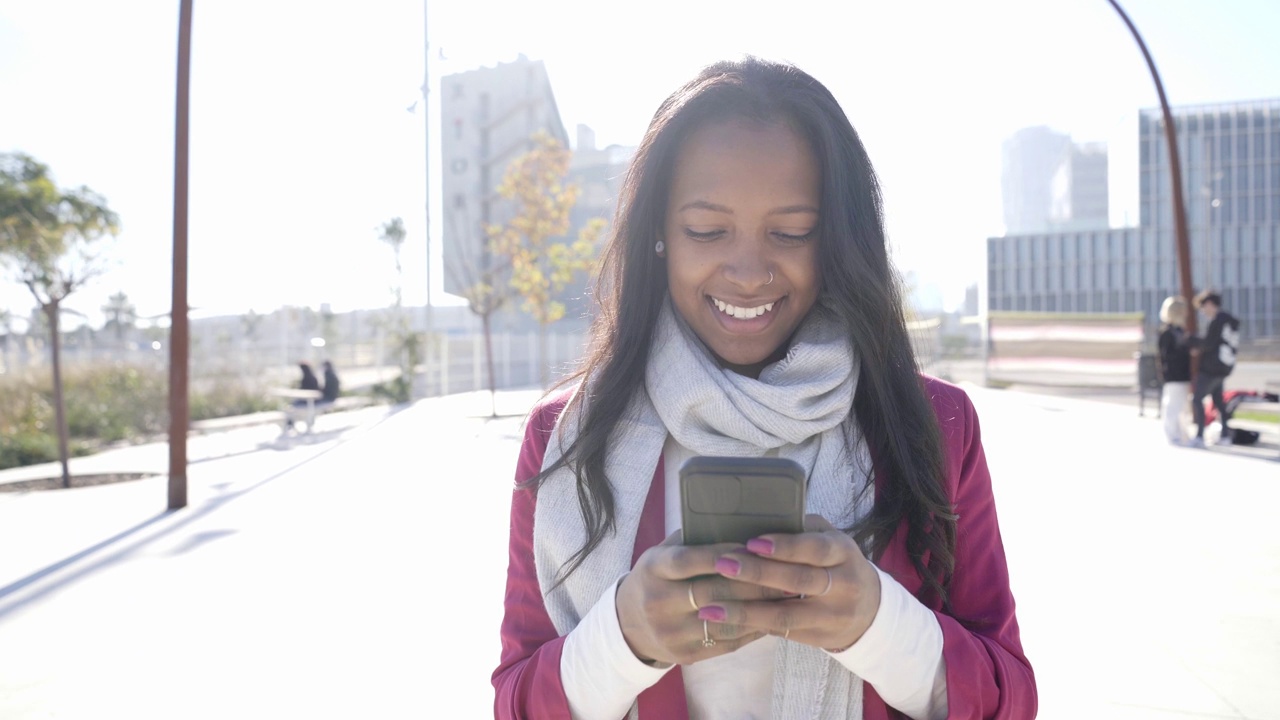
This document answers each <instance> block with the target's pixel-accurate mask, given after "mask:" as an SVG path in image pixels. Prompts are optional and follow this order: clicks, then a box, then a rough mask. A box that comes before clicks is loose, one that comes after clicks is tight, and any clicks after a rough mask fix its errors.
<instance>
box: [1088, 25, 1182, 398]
mask: <svg viewBox="0 0 1280 720" xmlns="http://www.w3.org/2000/svg"><path fill="white" fill-rule="evenodd" d="M1107 2H1110V3H1111V7H1113V8H1115V9H1116V12H1118V13H1120V18H1121V19H1122V20H1124V24H1125V25H1128V26H1129V32H1131V33H1133V39H1134V40H1136V41H1138V47H1139V48H1140V49H1141V50H1142V57H1144V58H1146V60H1147V67H1148V68H1149V69H1150V70H1151V79H1152V80H1154V81H1155V84H1156V94H1157V95H1159V96H1160V111H1161V112H1162V113H1164V139H1165V142H1166V143H1167V144H1168V147H1169V175H1170V180H1171V181H1172V187H1171V188H1170V190H1171V191H1172V193H1173V231H1174V242H1175V243H1176V244H1177V246H1178V279H1179V284H1180V292H1181V294H1182V296H1183V297H1184V298H1186V300H1187V303H1188V304H1189V303H1190V302H1191V298H1192V296H1193V295H1194V293H1193V291H1192V285H1191V244H1190V241H1189V240H1188V239H1187V208H1186V206H1185V205H1184V204H1183V201H1182V163H1181V162H1180V161H1179V160H1178V130H1177V128H1176V127H1175V126H1174V124H1173V112H1172V111H1170V110H1169V101H1168V99H1166V98H1165V95H1164V84H1163V83H1161V82H1160V73H1158V72H1156V63H1155V61H1154V60H1152V59H1151V53H1150V52H1148V51H1147V44H1146V43H1145V42H1143V41H1142V36H1141V35H1139V34H1138V28H1137V27H1135V26H1134V24H1133V21H1132V20H1130V19H1129V16H1128V15H1127V14H1125V11H1124V9H1123V8H1121V7H1120V3H1119V2H1117V0H1107ZM1187 332H1188V333H1189V334H1191V335H1192V336H1194V335H1195V334H1196V313H1195V310H1194V309H1193V308H1191V309H1189V311H1188V312H1187ZM1196 360H1197V358H1195V357H1192V359H1191V374H1192V380H1194V379H1195V372H1196V366H1197V364H1198V363H1197V362H1196Z"/></svg>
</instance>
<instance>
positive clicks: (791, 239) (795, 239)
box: [773, 230, 813, 245]
mask: <svg viewBox="0 0 1280 720" xmlns="http://www.w3.org/2000/svg"><path fill="white" fill-rule="evenodd" d="M773 236H774V237H775V238H777V239H778V240H780V241H781V242H784V243H788V244H793V245H798V244H800V243H803V242H808V241H809V239H810V238H812V237H813V231H812V230H810V231H809V232H807V233H803V234H799V235H797V234H793V233H784V232H775V233H773Z"/></svg>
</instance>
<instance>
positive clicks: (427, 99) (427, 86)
mask: <svg viewBox="0 0 1280 720" xmlns="http://www.w3.org/2000/svg"><path fill="white" fill-rule="evenodd" d="M422 51H423V52H422V56H423V57H422V127H423V132H424V136H423V139H424V142H423V144H422V147H423V151H422V159H423V164H424V165H425V166H426V167H425V173H426V174H425V176H424V177H425V180H426V193H425V195H426V197H425V201H426V214H425V215H424V216H423V217H424V219H425V222H424V223H423V229H424V231H425V233H426V236H425V237H426V246H427V302H426V315H427V322H426V330H425V331H424V333H423V347H424V350H425V352H423V354H422V357H423V373H422V374H423V392H424V394H426V395H427V396H430V395H431V365H432V362H431V350H432V335H433V334H434V332H435V328H434V324H435V323H434V318H433V317H432V312H431V73H430V67H431V38H430V36H429V35H427V0H422Z"/></svg>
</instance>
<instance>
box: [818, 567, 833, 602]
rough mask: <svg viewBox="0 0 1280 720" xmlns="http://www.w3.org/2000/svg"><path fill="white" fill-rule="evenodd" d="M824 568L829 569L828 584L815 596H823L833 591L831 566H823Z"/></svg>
mask: <svg viewBox="0 0 1280 720" xmlns="http://www.w3.org/2000/svg"><path fill="white" fill-rule="evenodd" d="M823 570H826V571H827V586H826V587H825V588H823V589H822V592H820V593H818V594H817V595H814V597H822V596H823V595H826V594H827V593H829V592H831V568H823Z"/></svg>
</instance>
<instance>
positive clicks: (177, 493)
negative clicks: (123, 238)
mask: <svg viewBox="0 0 1280 720" xmlns="http://www.w3.org/2000/svg"><path fill="white" fill-rule="evenodd" d="M191 4H192V0H182V8H181V11H180V13H179V16H178V97H177V127H176V129H175V132H174V162H173V305H172V308H171V310H170V313H169V509H170V510H177V509H179V508H184V507H186V506H187V428H188V427H189V425H190V421H191V406H190V401H189V387H190V385H189V372H190V368H189V365H190V362H189V347H190V342H191V334H190V328H189V325H188V318H187V309H188V308H187V147H188V144H187V141H188V137H189V132H188V131H189V129H190V126H189V123H188V113H189V110H190V97H191Z"/></svg>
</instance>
